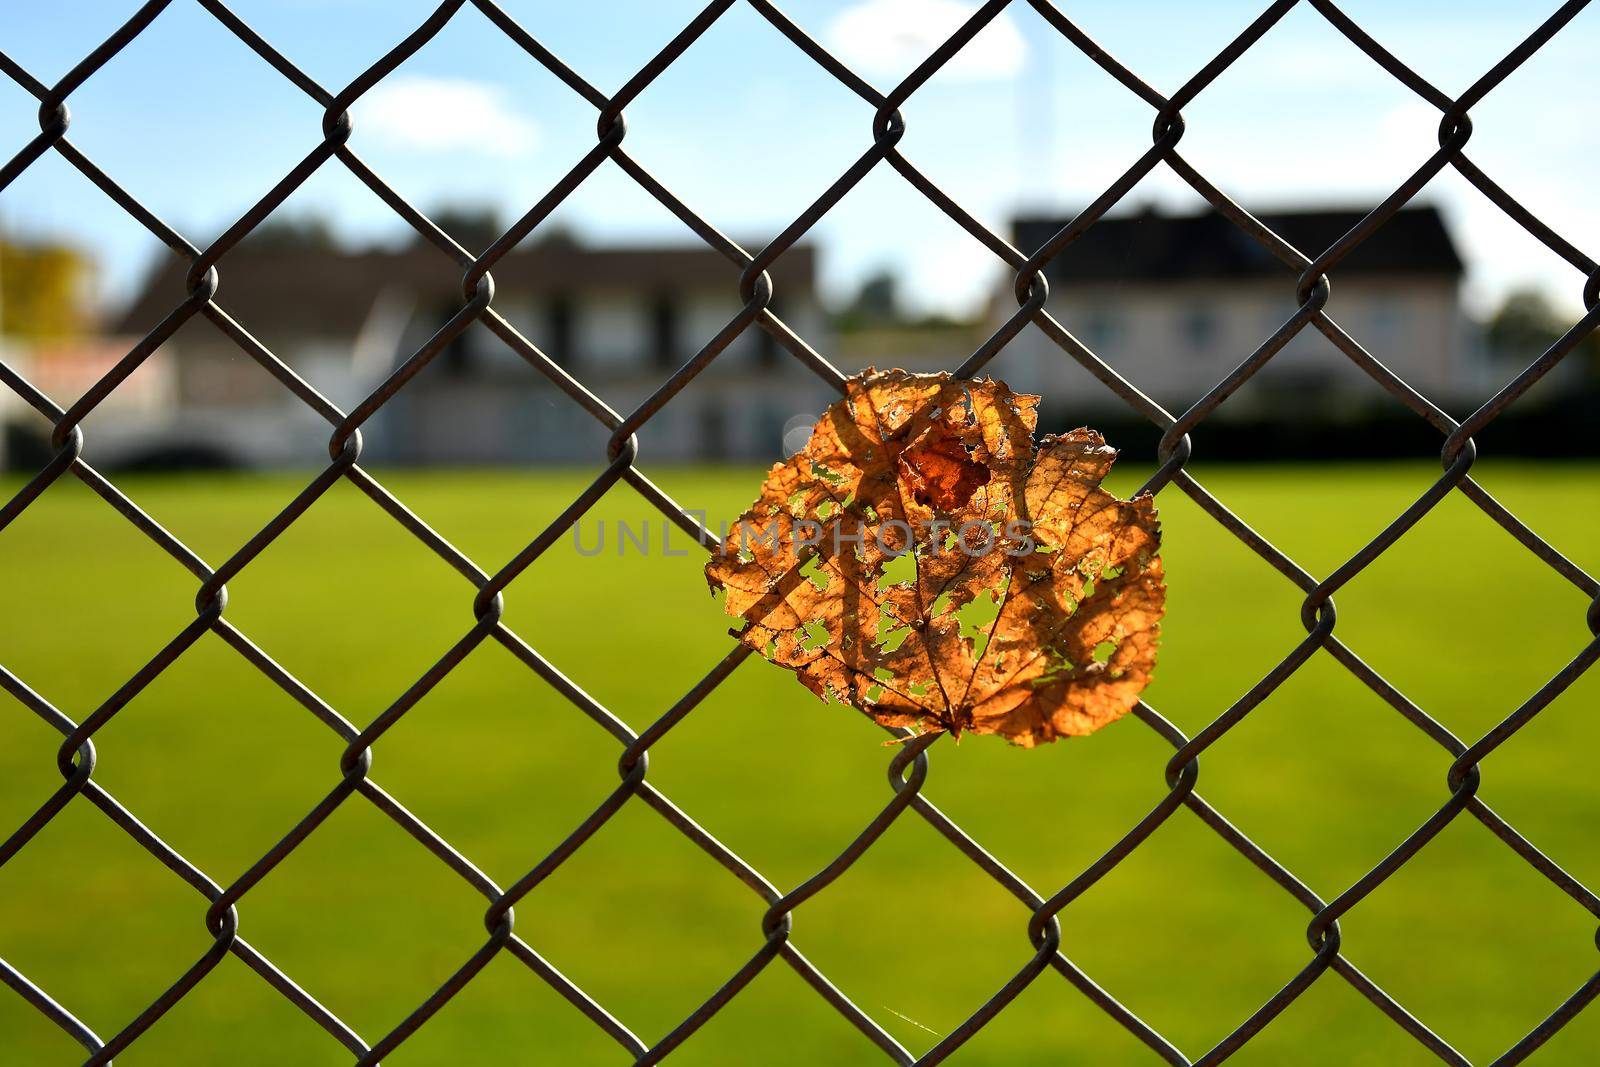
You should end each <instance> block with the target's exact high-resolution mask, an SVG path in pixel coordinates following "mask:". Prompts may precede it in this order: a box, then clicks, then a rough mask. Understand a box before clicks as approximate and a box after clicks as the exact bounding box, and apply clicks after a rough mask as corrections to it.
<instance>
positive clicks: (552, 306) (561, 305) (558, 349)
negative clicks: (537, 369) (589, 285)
mask: <svg viewBox="0 0 1600 1067" xmlns="http://www.w3.org/2000/svg"><path fill="white" fill-rule="evenodd" d="M544 314H545V323H546V326H547V328H548V330H549V344H548V346H547V347H546V349H545V355H547V356H549V357H550V358H551V359H553V360H555V362H556V365H557V366H560V367H570V366H572V364H573V363H574V362H575V361H576V358H577V352H575V351H574V350H573V344H572V341H573V329H572V319H573V316H572V298H571V297H569V296H567V295H566V294H564V293H559V294H557V295H555V296H552V297H551V298H550V302H549V303H548V304H546V305H545V312H544Z"/></svg>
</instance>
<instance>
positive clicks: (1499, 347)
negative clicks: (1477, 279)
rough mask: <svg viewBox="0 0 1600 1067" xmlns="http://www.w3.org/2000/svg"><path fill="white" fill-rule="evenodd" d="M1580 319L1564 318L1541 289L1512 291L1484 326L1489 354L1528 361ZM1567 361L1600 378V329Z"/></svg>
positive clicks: (1590, 375)
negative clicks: (1583, 367)
mask: <svg viewBox="0 0 1600 1067" xmlns="http://www.w3.org/2000/svg"><path fill="white" fill-rule="evenodd" d="M1576 321H1577V319H1576V318H1575V317H1574V318H1566V317H1564V316H1563V315H1562V314H1561V312H1560V311H1558V310H1556V307H1555V305H1554V304H1552V303H1551V302H1550V299H1549V298H1548V297H1547V296H1545V295H1544V293H1543V292H1542V291H1541V290H1538V289H1517V290H1514V291H1512V292H1511V293H1510V294H1508V295H1507V296H1506V298H1505V300H1504V301H1503V302H1502V303H1501V305H1500V307H1499V308H1498V309H1496V311H1495V313H1494V314H1493V315H1491V316H1490V317H1489V321H1488V323H1487V324H1485V326H1484V339H1485V340H1486V341H1487V342H1488V345H1489V354H1490V355H1491V356H1494V357H1495V358H1498V359H1510V360H1513V361H1515V362H1517V363H1520V364H1526V363H1529V362H1531V361H1532V360H1534V359H1536V358H1538V356H1539V355H1540V354H1541V353H1543V352H1544V351H1545V349H1547V348H1549V347H1550V346H1551V345H1553V344H1555V343H1556V342H1557V341H1558V340H1560V339H1561V337H1562V336H1563V335H1564V334H1565V333H1566V332H1567V331H1568V330H1570V329H1571V328H1572V326H1573V324H1574V323H1575V322H1576ZM1567 361H1568V362H1572V363H1579V364H1582V365H1584V366H1585V367H1586V368H1587V370H1588V372H1589V377H1590V378H1591V379H1600V331H1597V332H1595V333H1591V334H1589V336H1587V337H1585V338H1584V339H1583V340H1582V341H1579V342H1578V345H1577V348H1576V350H1574V351H1573V352H1572V353H1570V354H1569V355H1568V356H1567Z"/></svg>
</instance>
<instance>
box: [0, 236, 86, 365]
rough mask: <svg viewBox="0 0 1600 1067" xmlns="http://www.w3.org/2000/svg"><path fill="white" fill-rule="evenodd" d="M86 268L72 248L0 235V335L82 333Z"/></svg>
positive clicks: (32, 337)
mask: <svg viewBox="0 0 1600 1067" xmlns="http://www.w3.org/2000/svg"><path fill="white" fill-rule="evenodd" d="M90 273H91V271H90V263H89V260H88V258H87V257H86V256H84V254H83V253H81V252H79V251H78V250H77V249H75V248H70V247H68V246H67V245H62V244H55V243H51V242H37V243H31V242H22V241H14V240H10V239H8V238H0V335H4V336H7V337H15V338H19V339H22V340H28V341H52V340H60V339H62V338H68V337H72V336H74V335H76V334H79V333H82V332H83V331H84V330H85V329H87V328H88V326H89V319H90V315H89V309H88V306H87V299H86V298H87V295H88V288H89V280H90Z"/></svg>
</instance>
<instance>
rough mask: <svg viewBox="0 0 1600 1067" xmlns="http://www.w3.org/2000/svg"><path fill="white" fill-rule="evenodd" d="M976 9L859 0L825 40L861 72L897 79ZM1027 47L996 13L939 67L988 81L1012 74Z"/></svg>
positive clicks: (935, 1)
mask: <svg viewBox="0 0 1600 1067" xmlns="http://www.w3.org/2000/svg"><path fill="white" fill-rule="evenodd" d="M977 9H978V5H977V4H974V3H966V2H964V0H861V2H860V3H858V4H856V5H855V6H854V7H850V8H847V9H846V10H844V11H842V12H840V13H839V14H838V15H837V16H835V17H834V20H833V22H832V23H831V24H829V26H828V46H829V48H831V49H832V50H833V53H834V54H835V55H837V56H838V57H839V58H840V59H841V60H843V61H844V62H845V63H847V64H849V65H850V66H851V67H852V68H854V69H855V70H856V71H858V72H859V73H862V74H864V75H868V76H873V77H881V78H893V79H896V80H898V79H900V78H903V77H905V75H907V74H909V73H911V71H912V70H913V69H914V68H915V67H916V65H917V64H918V63H921V62H922V61H923V60H924V59H926V58H928V56H929V55H930V54H931V53H932V52H933V50H934V49H936V48H937V47H939V45H941V44H943V43H944V42H945V41H946V40H947V39H948V38H949V37H950V35H951V34H953V33H955V32H956V31H957V30H958V29H960V28H961V25H962V23H964V22H966V20H967V19H968V18H970V17H971V16H972V13H973V12H974V11H976V10H977ZM1027 54H1028V49H1027V45H1026V43H1025V42H1024V41H1023V39H1022V33H1021V31H1020V30H1018V29H1017V24H1016V23H1015V22H1014V21H1012V19H1011V16H1010V15H1008V14H1005V13H1002V14H1000V15H999V16H997V17H996V18H995V19H994V20H993V21H991V22H990V23H989V24H988V25H987V26H985V27H984V28H983V29H981V30H979V31H978V34H977V36H975V37H973V39H972V40H970V41H968V42H967V44H966V46H965V47H964V48H962V49H961V51H959V52H957V53H956V55H955V57H954V58H953V59H951V60H950V62H949V63H947V64H945V65H944V66H943V67H942V68H940V74H941V75H942V76H944V77H950V78H959V79H961V80H963V81H989V80H996V79H1004V78H1010V77H1013V76H1015V75H1016V74H1017V73H1019V72H1020V71H1021V70H1022V64H1023V61H1024V60H1025V59H1026V58H1027Z"/></svg>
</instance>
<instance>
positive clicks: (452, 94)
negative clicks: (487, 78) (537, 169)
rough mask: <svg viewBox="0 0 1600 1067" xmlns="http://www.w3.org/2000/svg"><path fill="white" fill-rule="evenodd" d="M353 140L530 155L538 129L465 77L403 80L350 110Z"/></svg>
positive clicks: (504, 98) (490, 89) (498, 91)
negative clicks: (364, 137) (353, 128)
mask: <svg viewBox="0 0 1600 1067" xmlns="http://www.w3.org/2000/svg"><path fill="white" fill-rule="evenodd" d="M353 112H354V114H353V118H354V121H355V129H356V136H357V138H358V140H359V139H360V138H361V137H362V136H363V135H370V136H373V137H376V138H377V139H378V140H380V141H382V142H384V143H386V144H389V145H392V146H395V147H399V148H406V149H411V150H414V151H418V152H475V153H478V154H480V155H488V156H498V157H500V158H506V159H511V158H518V157H523V156H527V155H528V154H530V153H531V152H532V151H533V149H534V148H535V146H536V145H537V144H538V143H539V128H538V126H537V125H535V124H534V122H533V121H532V120H531V119H529V118H526V117H525V116H523V115H519V114H518V113H517V112H516V110H515V109H514V108H513V107H512V105H511V101H510V100H509V94H508V93H507V92H506V90H505V89H504V88H502V87H500V86H498V85H491V84H489V83H488V82H481V81H474V80H472V79H469V78H436V77H428V76H425V75H405V76H401V77H395V78H390V79H388V80H386V81H383V82H380V83H379V84H378V85H377V86H375V87H374V88H373V89H372V90H371V91H370V92H369V93H367V94H366V95H365V96H363V97H361V99H359V100H357V101H356V103H355V106H354V108H353Z"/></svg>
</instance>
